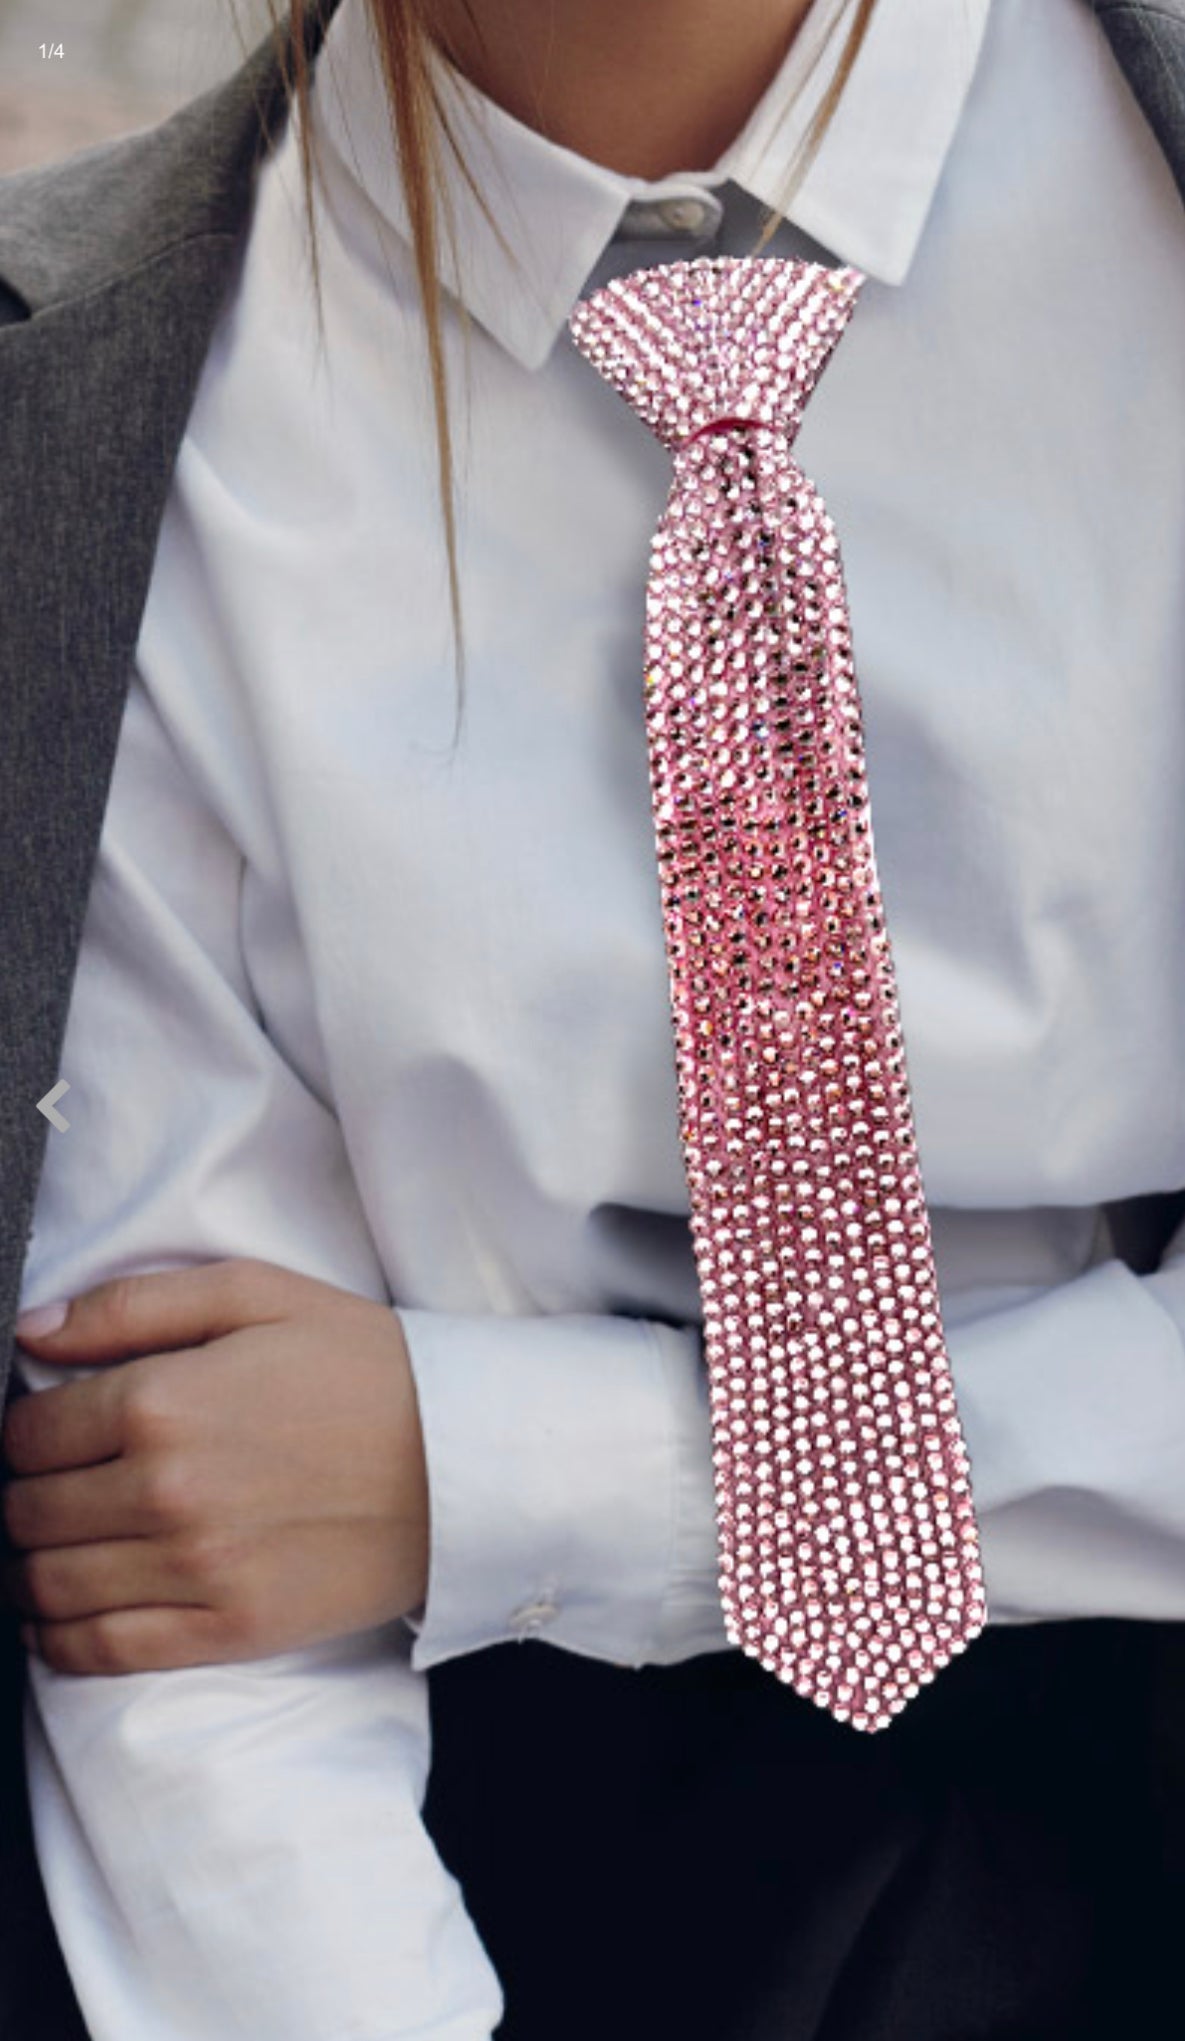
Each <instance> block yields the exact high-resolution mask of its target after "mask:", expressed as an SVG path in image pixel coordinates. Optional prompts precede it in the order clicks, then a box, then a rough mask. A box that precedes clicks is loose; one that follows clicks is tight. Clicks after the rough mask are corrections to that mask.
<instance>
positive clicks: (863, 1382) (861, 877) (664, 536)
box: [570, 257, 987, 1730]
mask: <svg viewBox="0 0 1185 2041" xmlns="http://www.w3.org/2000/svg"><path fill="white" fill-rule="evenodd" d="M862 281H863V279H862V278H861V276H860V275H859V273H858V272H857V271H856V270H853V269H837V270H829V269H826V268H823V267H820V266H819V265H817V264H814V263H807V262H787V261H777V260H774V259H772V258H759V257H752V258H745V259H742V260H736V259H732V258H728V257H725V258H720V259H710V258H705V259H703V260H700V261H695V262H677V263H673V264H670V265H668V266H664V267H659V268H653V269H645V270H642V271H640V272H637V273H635V274H634V275H632V276H626V277H619V278H617V279H616V280H615V281H614V282H612V283H609V284H607V285H606V286H605V288H604V289H602V290H599V291H597V292H596V293H595V294H594V295H593V296H592V297H590V298H588V299H587V300H585V301H584V302H583V303H582V304H580V305H578V306H577V308H576V310H575V311H574V313H573V314H572V318H571V322H570V324H571V331H572V335H573V338H574V340H575V342H576V345H577V346H578V348H579V349H580V350H581V352H582V353H583V354H585V355H586V356H587V357H588V359H589V360H590V361H591V362H592V364H593V366H594V368H596V369H597V370H599V372H600V373H601V375H603V376H604V377H605V379H606V381H607V382H609V383H610V384H612V386H613V388H614V389H615V390H617V391H618V393H619V394H620V395H621V396H623V397H624V398H625V399H626V400H627V402H628V403H629V404H630V405H632V407H633V408H634V410H636V411H637V412H638V414H639V416H640V417H642V418H643V419H644V420H645V422H646V423H647V425H649V426H650V427H651V428H652V430H653V431H654V432H655V433H656V434H657V436H658V437H659V439H660V440H662V442H663V444H664V445H665V446H667V447H669V448H670V449H671V450H672V452H673V454H674V479H673V482H672V486H671V492H670V495H669V497H668V499H667V505H666V509H665V511H664V514H663V517H662V519H661V521H660V523H659V527H658V530H657V532H656V534H655V538H654V543H653V549H652V555H651V571H650V583H649V589H648V593H647V610H646V690H645V704H646V727H647V736H648V741H649V753H650V780H651V789H652V793H653V801H654V823H655V836H656V843H657V849H658V860H659V880H660V891H661V899H662V913H663V923H664V928H665V933H666V944H667V958H668V964H669V970H670V986H671V1008H672V1016H673V1021H674V1032H675V1057H676V1067H677V1073H678V1085H679V1113H680V1131H681V1134H682V1140H683V1148H684V1157H685V1161H686V1167H687V1182H688V1190H689V1194H690V1206H691V1231H692V1240H693V1243H694V1248H695V1258H696V1268H697V1273H698V1276H699V1285H700V1292H701V1296H702V1300H703V1320H704V1357H705V1364H706V1367H707V1371H708V1382H709V1392H710V1398H711V1411H712V1437H713V1459H714V1465H715V1483H716V1512H717V1526H718V1537H719V1549H720V1593H721V1599H722V1602H723V1606H724V1614H725V1620H726V1625H727V1629H728V1634H729V1636H730V1638H731V1639H732V1641H733V1643H734V1644H739V1645H740V1646H741V1648H742V1649H743V1650H744V1651H745V1652H747V1653H748V1655H749V1656H750V1657H753V1658H756V1659H758V1660H759V1661H760V1663H761V1664H762V1665H763V1666H765V1667H766V1668H767V1669H768V1670H769V1671H771V1672H774V1673H777V1674H778V1676H779V1677H780V1678H781V1679H783V1680H786V1681H787V1682H788V1683H789V1684H790V1685H791V1686H793V1687H794V1688H795V1689H796V1691H797V1692H798V1693H800V1694H802V1695H804V1696H806V1697H808V1698H809V1699H811V1700H813V1701H815V1702H816V1703H817V1704H818V1705H819V1706H820V1707H822V1708H826V1709H828V1710H830V1712H831V1713H832V1714H833V1715H834V1716H836V1717H837V1719H838V1720H839V1721H841V1722H850V1723H851V1724H852V1725H853V1726H854V1727H855V1728H857V1729H869V1730H871V1729H883V1728H885V1727H886V1726H887V1725H888V1724H889V1722H890V1721H891V1720H892V1718H893V1716H894V1715H896V1714H899V1713H900V1711H901V1709H902V1708H904V1707H905V1705H906V1703H907V1702H908V1701H909V1700H910V1699H911V1697H912V1696H913V1695H915V1694H916V1693H917V1692H918V1691H919V1689H920V1688H921V1687H922V1686H923V1685H925V1684H926V1683H928V1682H929V1681H930V1680H932V1679H933V1677H934V1674H935V1672H936V1671H938V1670H939V1669H940V1668H941V1667H942V1666H943V1665H945V1664H946V1663H947V1662H948V1660H949V1659H950V1658H951V1657H953V1655H954V1654H955V1653H956V1652H960V1651H962V1650H964V1649H965V1648H966V1645H967V1643H968V1641H969V1640H970V1639H971V1638H972V1637H974V1636H975V1635H976V1634H977V1633H978V1632H979V1631H980V1630H981V1629H982V1628H983V1625H984V1623H985V1621H986V1615H987V1611H986V1604H985V1600H984V1590H983V1578H982V1573H981V1569H980V1557H979V1541H978V1534H977V1530H976V1524H975V1517H974V1512H973V1508H972V1500H971V1487H970V1479H969V1469H968V1464H967V1456H966V1451H965V1448H964V1445H963V1439H962V1434H961V1431H960V1427H959V1419H958V1412H957V1409H956V1405H955V1396H954V1388H953V1384H952V1380H951V1371H950V1363H949V1360H948V1357H947V1352H946V1346H945V1341H944V1338H943V1332H942V1321H941V1316H940V1307H939V1296H938V1287H937V1281H936V1277H935V1271H934V1260H933V1252H932V1248H931V1241H930V1225H929V1219H928V1216H927V1212H926V1203H925V1195H924V1192H923V1188H922V1180H921V1175H920V1170H919V1165H918V1159H917V1152H916V1145H915V1139H914V1131H913V1114H912V1108H911V1104H910V1096H909V1083H908V1078H907V1075H906V1065H905V1055H904V1046H903V1041H902V1033H901V1020H900V1013H899V1009H898V1003H897V991H896V980H895V975H894V970H893V962H892V955H891V951H890V948H889V939H888V935H887V933H886V930H885V921H884V911H883V906H882V901H881V895H880V887H879V881H878V876H877V867H876V859H875V853H874V849H873V841H872V833H871V824H870V819H869V799H868V788H867V782H866V778H865V768H864V747H863V733H862V720H861V709H860V697H859V694H858V691H857V686H856V676H855V670H854V667H853V664H852V652H851V634H850V626H849V621H848V611H847V601H846V597H845V593H844V584H843V571H842V567H841V565H840V557H839V548H838V546H837V544H836V540H835V536H834V532H833V529H832V525H831V521H830V519H829V517H828V515H827V512H826V510H825V509H824V507H823V504H822V501H821V499H820V497H819V496H818V494H817V492H816V490H815V489H814V487H813V485H812V484H811V483H810V482H809V481H808V480H807V478H806V476H805V475H803V473H802V472H801V470H800V469H799V468H798V467H796V465H795V463H794V461H793V460H792V458H791V452H790V449H791V446H792V443H793V440H794V436H795V433H796V432H797V430H798V427H799V424H800V423H801V419H802V412H803V407H804V406H805V404H806V402H807V399H808V398H809V397H810V394H811V392H812V390H813V389H814V386H815V384H816V382H817V381H818V378H819V376H820V374H821V372H822V370H823V368H824V366H825V364H826V362H827V360H828V358H829V357H830V354H831V351H832V349H833V348H834V346H835V343H836V341H837V340H838V339H839V336H840V334H841V333H842V331H843V329H844V327H845V325H846V324H847V321H848V318H849V317H850V315H851V311H852V307H853V305H854V303H855V299H856V294H857V292H858V290H859V288H860V284H861V282H862Z"/></svg>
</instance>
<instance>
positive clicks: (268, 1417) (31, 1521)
mask: <svg viewBox="0 0 1185 2041" xmlns="http://www.w3.org/2000/svg"><path fill="white" fill-rule="evenodd" d="M18 1338H19V1341H20V1344H21V1346H22V1347H24V1348H26V1349H27V1351H28V1352H29V1353H30V1354H32V1355H33V1356H34V1357H35V1358H36V1359H37V1360H42V1361H47V1362H50V1363H52V1364H54V1365H55V1366H56V1365H58V1364H59V1363H61V1364H63V1365H66V1366H69V1365H70V1364H71V1363H74V1362H78V1363H82V1364H84V1365H86V1366H94V1365H95V1364H96V1363H101V1362H106V1361H122V1362H123V1363H124V1365H123V1366H121V1367H114V1368H104V1369H103V1370H102V1372H100V1373H97V1374H95V1375H92V1376H89V1377H88V1378H87V1379H85V1380H83V1381H80V1382H70V1383H66V1384H64V1385H63V1386H61V1387H55V1388H53V1389H44V1390H38V1391H36V1392H34V1393H32V1394H30V1395H27V1396H23V1397H19V1398H18V1399H17V1400H16V1401H15V1402H14V1403H13V1404H12V1405H11V1406H10V1408H9V1411H8V1415H7V1418H6V1421H5V1424H4V1430H3V1446H4V1451H5V1454H6V1455H7V1459H8V1463H9V1466H10V1467H11V1469H12V1471H13V1473H14V1475H15V1476H16V1478H15V1479H14V1480H13V1481H12V1482H11V1483H10V1484H9V1486H8V1488H7V1491H6V1493H5V1495H4V1504H3V1507H4V1520H5V1523H6V1525H7V1529H8V1534H9V1537H10V1539H11V1541H12V1544H13V1546H15V1547H16V1548H17V1555H18V1556H17V1557H16V1558H15V1559H14V1560H12V1561H11V1563H10V1565H9V1567H8V1570H7V1579H8V1585H9V1592H10V1595H11V1599H12V1600H13V1602H14V1603H15V1604H16V1606H17V1608H18V1609H20V1610H21V1611H22V1612H23V1613H24V1614H25V1615H26V1616H28V1617H29V1618H30V1619H31V1621H30V1623H29V1625H27V1626H26V1630H25V1638H26V1643H28V1644H29V1645H30V1647H31V1648H35V1649H38V1650H39V1651H40V1652H41V1654H42V1656H43V1657H44V1658H45V1659H46V1660H47V1662H48V1663H49V1664H50V1665H51V1666H54V1667H56V1668H57V1669H58V1670H59V1671H61V1672H71V1673H125V1672H149V1671H159V1670H162V1669H165V1668H171V1667H176V1666H185V1665H209V1664H216V1663H220V1662H224V1661H229V1660H235V1659H250V1658H266V1657H269V1656H270V1655H272V1654H273V1653H276V1652H282V1651H289V1650H296V1649H299V1648H301V1647H302V1646H304V1645H307V1644H312V1643H317V1642H321V1641H324V1640H327V1639H329V1638H331V1637H337V1636H342V1635H344V1634H345V1633H347V1632H349V1631H352V1630H363V1629H369V1628H371V1627H373V1626H377V1625H378V1624H381V1623H384V1622H388V1621H392V1620H393V1619H394V1618H395V1617H397V1616H401V1615H406V1614H407V1613H408V1612H409V1611H410V1610H412V1609H415V1608H417V1607H418V1606H419V1604H420V1603H422V1601H423V1600H424V1596H425V1594H426V1591H427V1569H428V1486H427V1475H426V1471H425V1465H424V1448H423V1439H422V1435H421V1432H420V1423H419V1410H418V1406H417V1403H416V1393H415V1383H414V1379H413V1377H412V1372H411V1366H410V1362H409V1360H408V1352H407V1344H406V1341H405V1339H404V1336H403V1328H402V1326H401V1325H400V1323H399V1319H398V1317H397V1315H396V1313H395V1312H394V1311H393V1310H392V1309H391V1308H390V1307H389V1306H387V1305H384V1304H376V1303H373V1302H371V1301H370V1300H369V1299H368V1298H365V1297H357V1296H354V1295H353V1294H352V1293H351V1292H350V1291H347V1290H339V1289H335V1288H334V1287H333V1285H332V1284H329V1283H322V1282H317V1281H314V1280H313V1279H312V1278H311V1277H309V1276H301V1275H296V1274H294V1273H293V1272H292V1271H291V1270H289V1269H282V1268H276V1267H274V1266H272V1265H271V1264H270V1263H267V1262H258V1261H222V1262H211V1263H208V1264H206V1265H205V1266H203V1267H198V1268H192V1269H183V1270H178V1271H176V1272H173V1273H167V1274H161V1275H145V1276H127V1277H122V1278H120V1279H118V1280H116V1281H114V1282H110V1283H102V1284H100V1285H99V1286H98V1288H97V1289H94V1290H89V1291H86V1292H84V1294H83V1295H81V1296H79V1297H76V1298H75V1299H74V1301H73V1303H72V1304H71V1306H70V1310H69V1313H68V1316H67V1318H66V1322H65V1324H64V1325H63V1326H62V1328H61V1330H60V1331H57V1332H54V1333H52V1334H47V1335H44V1336H42V1337H40V1338H33V1337H32V1336H31V1335H26V1334H25V1333H24V1332H20V1331H19V1330H18ZM132 1356H140V1357H142V1358H131V1357H132Z"/></svg>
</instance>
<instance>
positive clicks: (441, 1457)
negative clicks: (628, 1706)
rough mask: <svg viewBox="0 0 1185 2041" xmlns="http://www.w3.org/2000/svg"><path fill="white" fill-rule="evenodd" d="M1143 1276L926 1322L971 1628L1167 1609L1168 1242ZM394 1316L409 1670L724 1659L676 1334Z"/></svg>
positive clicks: (1172, 1569)
mask: <svg viewBox="0 0 1185 2041" xmlns="http://www.w3.org/2000/svg"><path fill="white" fill-rule="evenodd" d="M1174 1249H1175V1252H1174ZM1165 1262H1166V1265H1165V1267H1164V1268H1163V1270H1162V1272H1161V1273H1159V1274H1157V1275H1153V1276H1148V1277H1143V1278H1141V1277H1138V1276H1135V1275H1133V1273H1132V1272H1131V1270H1130V1269H1128V1268H1127V1266H1126V1265H1125V1264H1124V1263H1122V1262H1120V1261H1118V1260H1109V1261H1106V1262H1103V1263H1100V1264H1099V1265H1097V1266H1095V1267H1093V1268H1091V1269H1089V1270H1088V1271H1087V1272H1086V1273H1085V1274H1083V1275H1082V1276H1080V1277H1078V1278H1076V1279H1075V1280H1072V1281H1066V1282H1063V1283H1059V1284H1057V1285H1055V1286H1054V1287H1052V1288H1050V1289H1049V1290H1047V1291H1045V1292H1044V1293H1043V1294H1040V1295H1037V1296H1032V1297H1029V1298H1027V1299H1026V1300H1025V1301H1023V1302H1020V1303H1013V1304H1011V1305H1009V1306H1008V1307H1007V1308H1004V1309H999V1310H995V1311H991V1312H986V1313H984V1312H981V1313H979V1314H978V1315H975V1316H973V1317H965V1318H960V1317H959V1314H958V1312H957V1310H956V1311H954V1312H952V1313H951V1314H950V1320H951V1322H949V1323H948V1326H947V1337H948V1342H949V1347H950V1352H951V1356H952V1362H953V1366H954V1372H955V1379H956V1384H957V1388H958V1394H959V1402H960V1409H961V1412H962V1416H963V1422H964V1426H965V1430H966V1435H967V1439H968V1446H969V1450H970V1454H971V1461H972V1471H973V1479H974V1490H975V1496H976V1504H977V1510H978V1515H979V1523H980V1529H981V1535H982V1541H983V1551H984V1560H985V1570H986V1575H987V1583H988V1599H989V1609H990V1614H991V1617H992V1619H993V1620H995V1621H1000V1622H1017V1621H1019V1622H1023V1621H1034V1620H1041V1619H1057V1618H1063V1617H1074V1616H1132V1617H1144V1618H1147V1617H1154V1618H1162V1619H1165V1620H1175V1621H1179V1620H1181V1619H1182V1618H1183V1617H1185V1478H1183V1477H1185V1235H1183V1236H1182V1237H1181V1242H1180V1244H1177V1243H1174V1248H1171V1249H1170V1252H1169V1254H1167V1255H1166V1258H1165ZM403 1318H404V1324H405V1327H406V1329H407V1333H408V1338H409V1344H410V1347H411V1352H412V1361H413V1368H414V1370H415V1373H416V1380H417V1388H418V1392H419V1398H420V1407H421V1411H422V1413H423V1417H424V1425H425V1439H426V1447H427V1453H428V1460H429V1468H430V1480H431V1485H432V1493H433V1497H434V1502H435V1507H434V1517H433V1537H432V1554H431V1570H430V1580H429V1591H428V1597H427V1601H426V1604H425V1608H424V1610H423V1611H422V1612H420V1615H419V1617H418V1619H417V1621H416V1623H415V1624H414V1626H413V1627H414V1628H415V1630H416V1633H417V1641H416V1649H415V1653H414V1655H413V1663H414V1664H416V1665H423V1666H428V1665H432V1664H435V1663H438V1662H441V1661H443V1660H445V1659H448V1658H450V1657H454V1656H456V1655H458V1654H459V1653H461V1652H463V1651H467V1650H473V1649H475V1648H477V1647H478V1646H480V1645H482V1644H488V1643H494V1642H499V1641H503V1640H505V1639H507V1638H509V1637H513V1636H522V1635H533V1636H539V1637H544V1638H546V1639H547V1640H548V1641H549V1642H551V1643H553V1644H555V1645H557V1646H562V1647H563V1648H565V1649H568V1650H573V1651H578V1652H586V1653H589V1654H590V1655H592V1656H595V1657H603V1658H607V1659H612V1660H616V1661H618V1662H621V1663H627V1664H635V1665H636V1664H644V1663H658V1664H667V1663H671V1662H673V1661H676V1660H679V1659H683V1658H689V1657H692V1656H694V1655H695V1654H696V1653H698V1652H703V1651H711V1650H718V1649H722V1648H727V1639H726V1637H725V1634H724V1629H723V1623H722V1618H721V1615H720V1609H719V1602H718V1597H717V1591H716V1536H715V1500H714V1491H713V1476H712V1456H711V1437H710V1425H709V1413H708V1403H707V1396H706V1387H705V1378H704V1373H703V1366H702V1358H701V1354H700V1343H699V1339H698V1335H697V1334H696V1333H695V1332H694V1331H693V1330H690V1329H689V1330H682V1331H681V1330H676V1329H673V1328H670V1327H667V1326H655V1325H639V1326H636V1327H633V1328H625V1329H623V1327H622V1325H621V1324H620V1323H617V1322H614V1321H600V1322H598V1321H595V1320H593V1321H579V1320H557V1321H548V1320H544V1321H531V1320H506V1319H489V1320H485V1321H478V1320H473V1321H467V1320H464V1319H447V1318H443V1317H440V1316H437V1315H435V1314H425V1313H418V1312H405V1313H404V1314H403ZM648 1354H649V1365H648V1364H647V1355H648ZM609 1370H612V1374H611V1375H610V1376H609V1379H612V1381H613V1383H614V1394H613V1396H612V1397H611V1398H605V1399H604V1400H602V1398H601V1395H600V1389H601V1386H602V1385H603V1383H604V1382H605V1381H606V1379H607V1373H608V1371H609ZM494 1382H496V1384H497V1388H496V1392H495V1391H494V1389H493V1388H492V1387H491V1384H493V1383H494Z"/></svg>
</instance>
